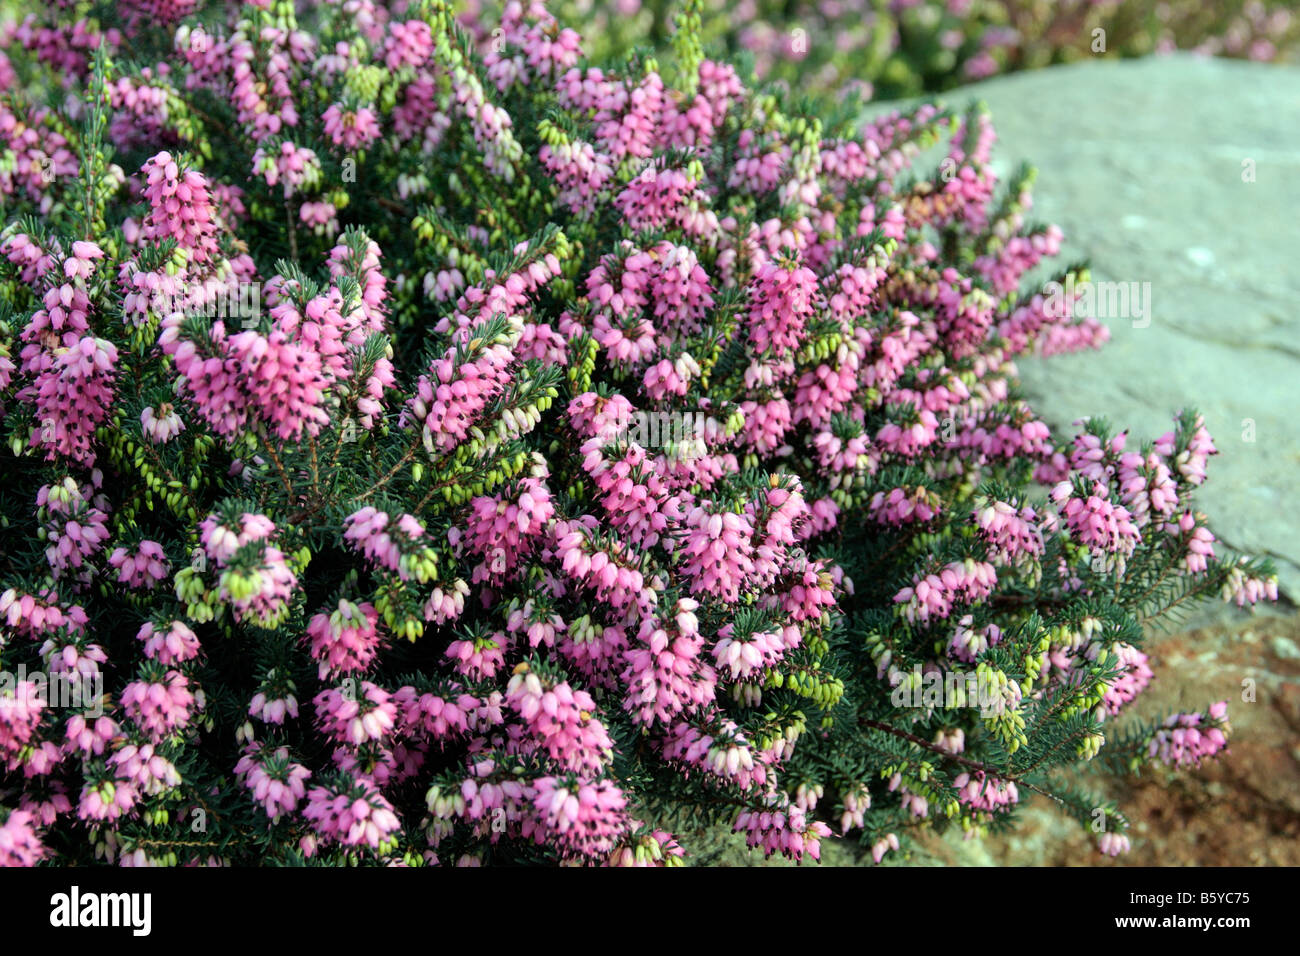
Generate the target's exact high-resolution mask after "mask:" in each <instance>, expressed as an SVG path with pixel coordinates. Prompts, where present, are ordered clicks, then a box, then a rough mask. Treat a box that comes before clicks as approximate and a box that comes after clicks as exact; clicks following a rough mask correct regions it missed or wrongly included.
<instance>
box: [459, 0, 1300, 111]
mask: <svg viewBox="0 0 1300 956" xmlns="http://www.w3.org/2000/svg"><path fill="white" fill-rule="evenodd" d="M497 5H498V4H495V3H485V2H484V0H463V8H464V19H465V22H466V23H467V24H469V25H471V26H473V25H474V24H476V23H477V21H478V12H479V10H480V9H482V10H484V12H485V13H489V16H487V17H486V19H488V20H489V21H490V20H491V19H492V17H491V16H490V8H491V7H492V6H497ZM1294 5H1295V4H1294V2H1293V0H1290V2H1278V0H739V2H737V0H699V3H698V6H699V7H700V14H701V19H702V22H703V28H704V35H705V38H706V41H708V42H710V43H712V44H713V47H714V49H715V50H719V51H721V50H725V51H726V52H727V53H728V54H729V55H731V56H732V57H737V56H741V55H744V54H748V55H749V56H750V57H752V62H753V66H754V70H755V72H756V73H757V75H758V76H759V77H765V78H772V79H776V80H783V81H785V82H786V83H788V84H790V85H791V86H794V87H797V88H800V89H802V90H805V91H809V92H820V93H830V92H840V91H844V90H846V89H850V88H856V89H859V90H861V91H862V92H863V93H864V95H865V94H868V93H869V94H871V95H872V96H873V98H875V99H895V98H898V97H905V96H913V95H916V94H921V93H931V92H938V91H941V90H947V89H951V88H952V87H955V86H959V85H961V84H963V83H969V82H973V81H975V80H980V79H984V78H986V77H988V76H992V75H995V74H999V73H1007V72H1012V71H1017V70H1027V69H1037V68H1040V67H1044V66H1050V65H1052V64H1055V63H1068V62H1072V61H1075V60H1079V59H1084V58H1087V57H1093V56H1107V57H1134V56H1145V55H1147V54H1150V53H1160V52H1169V51H1172V50H1176V49H1177V50H1190V51H1195V52H1198V53H1202V54H1205V55H1211V56H1229V57H1239V58H1249V59H1254V60H1262V61H1278V60H1283V61H1290V62H1294V61H1295V60H1296V57H1297V50H1300V17H1298V16H1296V15H1294V14H1293V12H1292V10H1291V7H1293V6H1294ZM549 6H550V8H551V9H552V10H553V11H554V12H555V13H556V14H557V16H558V17H559V18H560V21H561V22H564V23H571V24H575V25H576V24H578V23H581V24H583V27H582V29H581V31H580V32H581V33H582V34H583V36H584V38H585V39H586V43H587V47H588V49H589V52H590V53H591V54H593V56H594V57H595V58H596V59H602V58H608V59H610V60H617V59H620V58H621V57H622V56H623V55H625V54H626V53H627V52H628V51H630V50H631V49H633V48H634V47H636V46H646V47H650V48H653V49H656V50H663V49H665V48H666V47H667V44H668V42H669V37H670V35H671V33H672V29H673V18H674V15H675V13H676V12H677V9H678V8H679V7H680V6H681V0H552V2H551V3H550V4H549ZM1098 31H1101V32H1100V33H1099V32H1098ZM479 38H480V41H482V42H484V43H487V42H490V39H491V38H490V36H488V35H485V31H479Z"/></svg>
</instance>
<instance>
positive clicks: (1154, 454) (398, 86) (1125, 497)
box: [0, 0, 1276, 865]
mask: <svg viewBox="0 0 1300 956" xmlns="http://www.w3.org/2000/svg"><path fill="white" fill-rule="evenodd" d="M56 10H57V13H58V14H59V17H60V19H59V25H58V26H52V27H50V30H51V31H52V32H51V33H50V34H49V36H48V37H46V39H45V40H43V41H41V42H39V43H36V44H34V45H32V46H31V49H28V46H29V45H28V44H27V43H26V42H22V43H14V44H12V45H11V46H10V47H9V48H8V49H7V50H6V54H7V58H6V60H5V61H4V67H3V68H4V70H5V72H6V76H5V77H4V79H5V85H6V87H7V88H9V89H11V90H13V91H15V92H14V93H12V94H11V95H7V96H6V97H5V98H4V100H3V101H2V102H0V132H2V133H3V136H4V140H5V144H4V153H3V159H2V161H0V194H2V196H0V198H2V201H3V206H4V213H5V222H6V225H5V226H4V228H3V231H2V232H0V291H2V293H3V314H2V315H0V415H2V416H3V417H2V421H0V429H2V430H3V437H4V439H5V441H4V447H3V450H0V456H2V457H0V461H2V465H0V468H2V470H3V472H2V473H3V475H4V482H3V487H0V665H2V667H3V669H2V670H0V863H5V864H13V863H19V864H33V863H37V862H40V861H43V860H49V861H55V862H59V863H76V864H89V863H93V862H96V861H100V862H108V863H116V864H122V865H150V864H214V863H223V862H229V863H243V864H247V863H264V864H296V863H301V862H304V861H309V862H312V863H317V864H344V863H385V864H391V863H405V864H410V865H423V864H438V863H441V864H461V865H478V864H483V863H501V862H506V863H556V862H563V863H582V864H592V863H596V864H600V863H605V864H617V865H664V864H677V863H680V862H683V861H684V860H686V859H688V858H689V857H688V851H689V850H690V846H689V841H687V840H679V839H678V837H677V836H676V835H675V833H677V834H683V835H684V834H685V833H687V832H688V828H689V827H692V826H694V825H695V824H696V823H697V822H704V823H711V824H718V825H724V826H727V827H730V828H732V829H734V830H735V831H738V832H740V833H742V834H743V835H744V837H745V839H746V841H747V843H748V844H749V846H751V847H754V848H755V849H756V850H761V852H762V853H763V854H768V855H770V854H773V853H781V854H784V855H787V856H790V857H794V858H796V859H805V858H814V859H815V858H817V857H818V856H819V854H820V847H821V841H823V840H825V839H827V838H831V837H835V838H844V839H847V840H851V841H853V842H854V843H856V844H859V845H861V847H863V848H864V850H865V852H868V853H869V854H870V855H871V857H872V858H873V859H875V860H876V861H880V860H881V859H882V858H884V857H885V856H886V855H887V854H895V853H897V852H900V851H903V850H905V847H906V844H907V841H908V840H909V839H910V838H911V837H912V835H913V834H915V833H917V832H919V831H923V830H937V831H944V830H948V829H953V828H956V829H959V830H963V831H965V832H966V833H967V834H970V835H975V834H979V833H982V832H985V831H987V830H989V829H992V828H1002V827H1006V826H1011V825H1013V824H1014V822H1015V820H1016V818H1017V814H1018V813H1019V812H1020V810H1021V808H1022V807H1023V806H1024V805H1025V804H1026V803H1028V802H1029V801H1031V800H1034V799H1043V800H1048V801H1050V802H1052V803H1053V805H1055V806H1058V807H1059V808H1060V809H1061V810H1062V811H1063V812H1065V813H1067V814H1070V815H1072V816H1074V817H1076V818H1077V819H1078V820H1079V821H1080V823H1081V824H1082V825H1083V826H1085V827H1087V828H1088V829H1089V831H1090V832H1092V833H1094V834H1095V835H1096V839H1097V846H1098V849H1099V850H1100V852H1103V853H1108V854H1118V853H1120V852H1122V851H1124V850H1125V849H1127V847H1128V844H1129V837H1128V836H1127V834H1126V830H1127V826H1128V824H1127V820H1126V819H1125V817H1124V815H1123V813H1122V810H1121V809H1120V808H1119V807H1117V806H1116V805H1115V804H1113V803H1112V802H1110V801H1109V800H1108V799H1107V798H1106V796H1105V790H1104V785H1105V781H1106V776H1107V774H1122V773H1131V772H1135V771H1138V770H1141V769H1142V768H1144V767H1147V766H1149V765H1151V764H1167V765H1171V766H1174V767H1188V766H1193V765H1195V764H1196V763H1198V762H1199V761H1201V760H1202V759H1204V758H1206V757H1208V756H1211V755H1213V754H1215V753H1217V752H1219V751H1221V750H1222V749H1223V748H1224V746H1225V745H1226V738H1227V734H1228V732H1229V725H1228V714H1227V711H1226V705H1225V704H1224V703H1222V702H1219V703H1212V704H1209V705H1208V706H1206V707H1205V708H1204V709H1202V710H1200V711H1193V712H1188V713H1178V714H1172V715H1168V716H1167V717H1164V718H1162V719H1147V720H1144V719H1140V718H1137V717H1135V716H1133V715H1130V714H1129V713H1128V711H1129V710H1130V709H1131V705H1132V702H1133V700H1134V699H1135V698H1136V697H1138V696H1139V695H1140V694H1141V693H1142V691H1143V689H1144V688H1145V687H1146V686H1147V685H1148V683H1149V682H1150V680H1151V679H1152V677H1153V674H1152V670H1151V668H1150V666H1149V662H1148V660H1147V657H1146V655H1145V654H1144V653H1143V651H1142V649H1141V648H1142V646H1143V642H1144V625H1145V624H1147V623H1148V622H1150V621H1152V620H1153V619H1156V618H1157V617H1159V616H1160V615H1162V614H1164V613H1166V612H1169V611H1176V609H1178V608H1180V607H1185V606H1187V604H1188V603H1189V602H1191V601H1194V600H1197V599H1200V598H1202V597H1205V596H1208V595H1215V594H1222V595H1223V596H1224V597H1226V598H1228V599H1231V600H1235V601H1236V602H1237V603H1238V604H1245V603H1254V602H1255V601H1256V600H1258V599H1261V598H1264V597H1266V596H1267V597H1272V598H1275V597H1276V578H1275V577H1274V576H1272V575H1271V571H1270V569H1269V567H1268V565H1267V564H1266V563H1262V562H1257V561H1253V560H1247V559H1243V558H1240V557H1237V556H1233V555H1225V554H1219V553H1218V551H1217V549H1218V545H1217V543H1216V542H1215V540H1214V536H1213V534H1212V533H1211V532H1210V531H1209V530H1208V529H1207V528H1206V522H1205V518H1204V516H1203V515H1202V514H1201V513H1200V512H1198V511H1197V510H1196V508H1195V504H1194V494H1195V491H1196V488H1197V487H1198V486H1199V485H1200V484H1201V483H1202V482H1203V481H1204V480H1205V477H1206V466H1207V462H1208V459H1209V458H1210V456H1212V455H1213V454H1214V452H1215V449H1214V445H1213V443H1212V441H1211V438H1210V436H1209V434H1208V433H1207V431H1206V429H1205V427H1204V423H1203V422H1202V420H1201V418H1200V417H1199V416H1198V415H1196V414H1195V413H1194V412H1193V411H1191V410H1184V411H1182V412H1181V413H1179V414H1178V415H1177V416H1176V418H1175V421H1174V427H1173V428H1172V429H1171V430H1170V431H1169V432H1168V433H1167V434H1165V435H1162V436H1159V437H1157V438H1156V439H1155V440H1154V441H1145V442H1144V441H1139V440H1135V439H1133V440H1131V439H1130V438H1129V436H1128V435H1127V433H1125V432H1118V433H1117V432H1115V431H1114V430H1113V429H1112V428H1111V427H1110V426H1108V425H1107V424H1106V423H1105V422H1102V421H1100V420H1096V419H1093V420H1089V421H1086V422H1084V423H1081V425H1082V427H1081V430H1080V431H1079V433H1078V434H1076V435H1074V436H1071V437H1062V438H1060V439H1054V438H1053V436H1052V435H1051V433H1050V432H1049V430H1048V428H1047V427H1046V426H1045V425H1044V424H1043V423H1042V422H1041V421H1040V420H1039V419H1038V418H1037V417H1036V416H1035V414H1034V412H1033V410H1032V409H1031V408H1030V407H1029V405H1028V404H1027V403H1026V402H1025V401H1024V400H1023V399H1022V398H1021V397H1020V394H1019V391H1018V385H1017V383H1016V378H1015V375H1016V369H1015V364H1014V362H1015V360H1016V359H1017V358H1018V357H1020V356H1024V355H1031V354H1036V355H1051V354H1055V353H1061V352H1066V351H1070V350H1074V349H1081V348H1090V347H1095V346H1097V345H1099V344H1100V343H1101V342H1102V341H1103V340H1104V339H1105V337H1106V330H1105V328H1104V327H1102V326H1100V325H1099V324H1098V323H1097V322H1096V321H1095V320H1092V319H1089V318H1087V317H1083V316H1079V315H1075V314H1074V310H1073V301H1071V300H1069V299H1067V300H1065V301H1064V302H1061V301H1060V300H1059V299H1057V298H1049V297H1048V296H1046V295H1045V294H1044V293H1043V292H1042V291H1035V290H1033V289H1027V290H1026V291H1021V288H1020V287H1021V285H1022V280H1023V279H1024V276H1025V274H1026V272H1027V271H1028V270H1030V269H1033V268H1035V267H1036V266H1038V265H1039V264H1040V263H1042V262H1044V261H1045V260H1048V259H1049V258H1051V257H1053V256H1056V255H1057V254H1058V252H1059V249H1060V245H1061V241H1062V235H1061V233H1060V231H1059V230H1058V229H1056V228H1054V227H1052V226H1039V225H1033V224H1031V223H1029V222H1027V220H1026V215H1027V211H1028V210H1029V208H1030V193H1029V187H1030V183H1031V180H1032V179H1033V174H1032V171H1031V170H1028V169H1025V170H1022V171H1020V172H1019V173H1018V174H1017V175H1016V176H1015V177H1014V178H1012V179H1011V181H1009V182H1007V183H1005V184H1003V185H1001V186H999V184H998V182H997V181H996V178H995V176H994V174H993V171H992V169H991V167H990V165H989V155H990V150H991V148H992V146H993V140H994V134H993V128H992V126H991V124H990V121H989V118H988V117H987V116H986V115H985V114H984V113H983V112H981V111H980V110H978V109H974V110H971V111H969V112H967V113H965V114H964V115H954V114H951V113H949V112H946V111H943V110H940V109H938V108H936V107H935V106H933V105H924V106H921V107H918V108H915V109H912V110H910V111H908V112H906V113H896V114H893V115H890V116H887V117H883V118H881V119H878V120H876V121H875V122H873V123H871V124H870V125H867V126H866V127H865V128H860V124H859V123H858V122H857V120H856V118H855V113H856V110H855V108H854V107H852V105H845V107H843V108H842V109H841V110H840V111H839V112H837V113H818V112H815V111H813V110H812V109H811V108H810V107H809V106H808V104H807V103H805V102H803V101H799V100H795V99H792V98H791V97H790V96H789V95H788V94H787V93H785V92H783V91H781V90H766V89H762V88H756V87H755V86H754V85H753V83H752V81H751V79H750V78H749V77H747V76H743V75H741V74H740V73H738V72H737V70H736V69H735V68H733V67H732V66H731V65H729V64H728V63H726V62H721V61H715V60H710V59H705V58H704V57H703V55H702V53H701V48H700V44H699V35H698V31H697V30H696V28H695V25H694V24H693V23H692V21H691V16H690V13H689V11H688V13H687V14H685V15H684V16H683V18H682V19H681V21H680V22H679V24H678V26H679V28H678V29H677V30H676V32H675V34H674V35H675V37H676V42H675V46H674V48H673V51H672V57H671V59H666V60H665V61H664V64H663V65H661V64H660V63H658V62H657V61H656V60H654V59H652V58H649V57H647V56H644V55H634V56H632V57H630V58H628V59H627V60H626V61H625V62H622V63H621V64H618V65H616V66H612V67H595V66H592V65H589V64H588V63H587V61H585V60H584V59H583V53H582V47H581V40H580V37H579V35H578V34H577V33H576V32H574V31H573V30H572V29H569V28H565V27H562V26H561V25H560V24H559V23H558V22H556V21H555V20H554V19H553V18H552V17H551V16H550V15H549V14H548V13H547V11H546V9H545V8H544V7H543V6H542V5H541V4H540V3H531V4H529V5H527V6H523V5H521V4H519V3H511V4H508V5H507V6H506V7H505V9H504V12H503V16H502V19H501V21H500V22H499V23H498V24H497V26H496V27H495V28H494V29H495V30H496V31H498V32H497V33H496V44H495V47H493V48H490V49H489V50H488V52H487V54H486V55H484V56H482V57H480V56H479V55H478V53H477V52H476V50H475V47H474V44H473V42H472V40H471V38H470V37H469V36H468V35H467V34H465V33H463V32H462V31H461V30H460V29H459V28H458V27H457V25H456V21H455V17H454V12H453V11H452V10H451V9H450V8H449V7H447V6H446V5H444V4H443V3H441V2H439V0H417V2H413V3H409V4H394V5H392V6H386V5H383V4H378V3H374V2H371V0H346V2H343V3H337V4H334V3H299V4H296V5H295V4H292V3H288V2H283V0H273V2H262V3H250V4H243V5H235V4H231V5H229V6H225V7H219V8H216V9H213V8H212V7H211V6H208V7H203V8H201V9H196V5H195V4H192V3H173V4H159V3H152V2H143V0H131V2H129V3H122V4H119V5H117V6H116V7H115V8H111V9H110V8H106V7H104V6H102V5H101V6H97V7H95V8H94V14H93V16H92V15H90V14H89V13H87V10H88V8H87V7H85V6H84V5H80V4H68V5H63V6H60V7H58V8H56ZM110 40H112V41H113V43H114V44H115V49H116V50H117V52H116V53H114V52H111V51H110V50H109V46H110V43H109V41H110ZM128 53H130V54H131V55H132V56H133V57H134V58H135V59H134V60H128V59H127V54H128ZM20 90H25V91H27V94H26V95H24V94H22V93H20V92H18V91H20ZM939 142H946V143H947V144H948V146H947V149H948V155H947V158H946V160H945V161H944V162H943V163H942V164H941V166H940V168H939V169H937V170H934V171H929V172H927V171H923V170H920V169H917V168H914V162H913V161H914V159H915V158H916V157H917V155H918V152H919V151H920V150H921V149H922V148H923V147H927V146H930V145H932V144H936V143H939ZM1085 275H1086V271H1085V270H1084V269H1083V268H1082V267H1072V268H1069V269H1064V270H1062V271H1060V272H1059V273H1058V278H1059V279H1060V280H1062V281H1064V280H1067V279H1070V277H1071V276H1074V277H1076V278H1081V277H1084V276H1085ZM1068 287H1069V288H1073V285H1070V286H1068ZM56 688H57V689H58V691H59V693H55V692H54V691H55V689H56ZM1090 780H1092V781H1095V782H1094V783H1089V782H1087V781H1090ZM1094 786H1095V787H1096V788H1097V789H1094Z"/></svg>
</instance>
